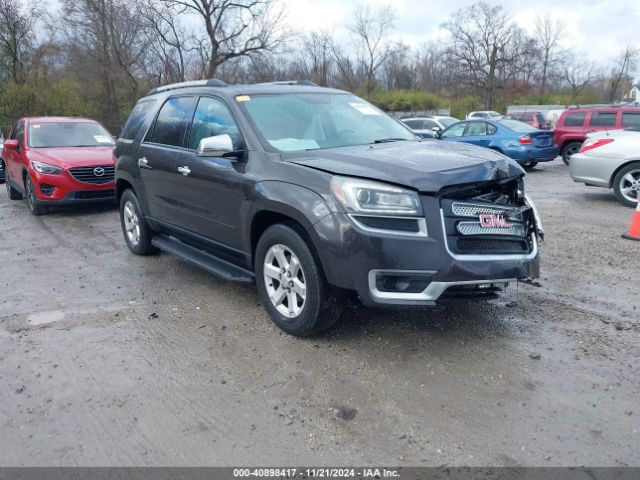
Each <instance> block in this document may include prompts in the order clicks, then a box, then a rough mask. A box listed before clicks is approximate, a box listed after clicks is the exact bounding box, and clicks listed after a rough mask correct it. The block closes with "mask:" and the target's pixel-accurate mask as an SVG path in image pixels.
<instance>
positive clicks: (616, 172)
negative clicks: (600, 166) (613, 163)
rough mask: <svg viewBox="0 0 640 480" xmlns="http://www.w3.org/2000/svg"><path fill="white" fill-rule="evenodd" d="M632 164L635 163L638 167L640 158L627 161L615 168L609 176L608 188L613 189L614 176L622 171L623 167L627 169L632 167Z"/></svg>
mask: <svg viewBox="0 0 640 480" xmlns="http://www.w3.org/2000/svg"><path fill="white" fill-rule="evenodd" d="M634 163H637V164H638V166H640V158H636V159H633V160H628V161H626V162H625V163H623V164H622V165H620V166H619V167H618V168H616V169H615V170H614V171H613V173H612V174H611V177H610V178H609V188H613V180H614V179H615V178H616V175H618V173H619V172H620V170H622V169H623V168H625V167H628V166H629V165H633V164H634Z"/></svg>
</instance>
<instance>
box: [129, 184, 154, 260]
mask: <svg viewBox="0 0 640 480" xmlns="http://www.w3.org/2000/svg"><path fill="white" fill-rule="evenodd" d="M120 226H121V227H122V234H123V235H124V240H125V242H126V243H127V247H129V250H131V252H132V253H134V254H136V255H152V254H154V253H157V252H158V249H157V248H156V247H154V246H153V245H152V244H151V239H152V238H153V230H151V227H149V224H148V223H147V221H146V219H145V218H144V214H143V213H142V208H140V203H139V202H138V197H136V194H135V193H133V190H131V189H127V190H125V191H124V193H123V194H122V197H121V198H120Z"/></svg>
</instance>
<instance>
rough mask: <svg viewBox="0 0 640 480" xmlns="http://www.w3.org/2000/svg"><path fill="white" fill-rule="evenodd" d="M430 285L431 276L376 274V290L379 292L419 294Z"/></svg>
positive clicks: (419, 274) (418, 274) (391, 273)
mask: <svg viewBox="0 0 640 480" xmlns="http://www.w3.org/2000/svg"><path fill="white" fill-rule="evenodd" d="M430 283H431V275H426V274H421V273H415V274H412V273H393V272H378V273H377V274H376V288H377V289H378V291H380V292H396V293H420V292H422V291H423V290H424V289H425V288H427V286H428V285H429V284H430Z"/></svg>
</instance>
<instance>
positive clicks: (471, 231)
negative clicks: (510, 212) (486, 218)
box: [457, 222, 525, 237]
mask: <svg viewBox="0 0 640 480" xmlns="http://www.w3.org/2000/svg"><path fill="white" fill-rule="evenodd" d="M457 228H458V232H460V233H461V234H462V235H510V236H513V237H524V236H525V233H524V227H523V226H522V225H520V224H514V225H511V226H510V227H483V226H482V225H480V222H459V223H458V227H457Z"/></svg>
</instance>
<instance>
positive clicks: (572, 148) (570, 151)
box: [561, 142, 582, 165]
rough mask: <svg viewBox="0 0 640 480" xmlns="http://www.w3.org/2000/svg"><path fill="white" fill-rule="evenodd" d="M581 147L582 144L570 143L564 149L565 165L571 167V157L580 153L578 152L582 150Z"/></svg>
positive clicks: (563, 158)
mask: <svg viewBox="0 0 640 480" xmlns="http://www.w3.org/2000/svg"><path fill="white" fill-rule="evenodd" d="M581 146H582V142H570V143H567V144H566V145H565V146H564V147H563V148H562V153H561V155H562V161H563V162H564V163H565V165H569V163H570V162H571V157H572V156H573V155H575V154H576V153H578V150H580V147H581Z"/></svg>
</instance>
